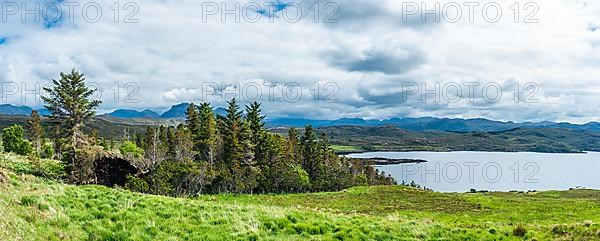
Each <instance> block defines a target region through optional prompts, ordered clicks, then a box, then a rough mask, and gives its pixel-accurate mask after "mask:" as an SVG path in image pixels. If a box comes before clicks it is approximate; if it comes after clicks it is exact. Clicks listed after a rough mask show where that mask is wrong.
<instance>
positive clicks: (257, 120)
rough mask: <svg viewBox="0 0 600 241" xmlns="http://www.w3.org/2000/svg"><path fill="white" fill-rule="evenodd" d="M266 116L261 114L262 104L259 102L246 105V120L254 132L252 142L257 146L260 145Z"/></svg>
mask: <svg viewBox="0 0 600 241" xmlns="http://www.w3.org/2000/svg"><path fill="white" fill-rule="evenodd" d="M264 119H265V116H263V115H261V109H260V104H259V103H258V102H256V101H255V102H253V103H252V104H250V105H249V106H246V121H247V122H248V127H249V129H250V131H251V133H252V137H251V138H252V143H253V144H254V145H255V146H258V145H259V140H260V135H261V133H262V132H263V130H264V126H265V122H264Z"/></svg>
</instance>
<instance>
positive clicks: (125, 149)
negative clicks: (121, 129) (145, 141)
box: [119, 141, 144, 158]
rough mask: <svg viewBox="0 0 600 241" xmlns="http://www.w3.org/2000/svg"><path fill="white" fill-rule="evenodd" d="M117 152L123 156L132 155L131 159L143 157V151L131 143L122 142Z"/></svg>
mask: <svg viewBox="0 0 600 241" xmlns="http://www.w3.org/2000/svg"><path fill="white" fill-rule="evenodd" d="M119 151H120V152H121V154H123V155H126V156H127V155H132V156H133V157H136V158H138V157H141V156H142V155H144V150H142V148H139V147H138V146H137V145H135V143H134V142H132V141H124V142H123V144H122V145H121V147H119Z"/></svg>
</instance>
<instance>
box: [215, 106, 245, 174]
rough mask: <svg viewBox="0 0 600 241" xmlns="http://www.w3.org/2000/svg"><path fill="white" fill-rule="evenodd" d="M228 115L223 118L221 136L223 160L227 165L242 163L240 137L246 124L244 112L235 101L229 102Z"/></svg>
mask: <svg viewBox="0 0 600 241" xmlns="http://www.w3.org/2000/svg"><path fill="white" fill-rule="evenodd" d="M227 104H228V107H227V115H226V116H225V117H223V118H221V131H220V132H221V135H223V152H224V153H223V159H224V162H225V163H226V164H227V165H232V164H233V163H235V162H240V161H241V160H242V158H243V155H244V154H243V150H242V144H241V140H240V138H241V137H240V135H241V133H242V128H244V127H243V125H244V123H243V120H242V112H241V111H240V110H239V109H240V107H239V105H238V104H237V102H236V100H235V99H232V100H231V101H229V102H227Z"/></svg>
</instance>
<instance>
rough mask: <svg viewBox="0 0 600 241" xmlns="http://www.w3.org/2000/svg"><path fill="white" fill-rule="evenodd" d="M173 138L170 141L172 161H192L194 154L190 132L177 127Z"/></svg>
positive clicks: (182, 127) (181, 126) (183, 127)
mask: <svg viewBox="0 0 600 241" xmlns="http://www.w3.org/2000/svg"><path fill="white" fill-rule="evenodd" d="M173 138H174V139H173V140H172V141H171V143H172V144H173V154H174V156H173V159H174V160H176V161H179V162H187V161H193V160H194V156H195V154H196V153H195V152H194V142H193V140H192V133H191V132H190V130H188V129H187V128H185V126H184V125H179V126H177V129H176V130H175V133H174V136H173Z"/></svg>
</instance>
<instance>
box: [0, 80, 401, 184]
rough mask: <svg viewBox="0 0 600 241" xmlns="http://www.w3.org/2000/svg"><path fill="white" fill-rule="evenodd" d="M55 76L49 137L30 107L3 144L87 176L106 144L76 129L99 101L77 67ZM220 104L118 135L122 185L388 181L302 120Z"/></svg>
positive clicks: (73, 175)
mask: <svg viewBox="0 0 600 241" xmlns="http://www.w3.org/2000/svg"><path fill="white" fill-rule="evenodd" d="M60 77H61V78H60V79H59V80H52V82H53V86H51V87H47V88H45V91H46V92H47V93H48V96H45V97H42V99H43V100H44V102H45V107H46V108H47V109H48V110H49V111H50V112H51V115H50V118H51V119H53V120H55V121H57V123H59V124H58V125H57V126H56V128H55V129H54V131H53V133H52V134H51V136H52V142H50V143H45V141H44V140H45V138H44V133H43V132H44V130H43V128H41V124H40V123H41V120H40V119H41V118H40V117H39V114H38V113H37V112H32V116H31V120H30V122H29V124H28V130H29V141H26V140H23V137H22V135H23V129H22V128H21V127H20V126H12V127H9V128H7V129H5V130H4V131H3V139H4V140H3V145H4V149H5V151H12V152H16V153H19V154H22V155H24V154H27V153H34V154H35V155H39V156H43V157H55V158H58V159H60V160H62V161H63V163H64V164H65V166H66V167H67V168H66V170H67V180H68V181H70V182H73V183H76V184H85V183H93V182H94V181H93V180H94V177H93V175H94V174H93V170H91V169H93V168H94V165H95V163H94V161H95V159H96V158H98V156H100V155H101V153H103V152H110V151H112V148H109V147H108V145H109V143H107V142H106V140H105V139H98V138H97V137H96V136H97V134H94V133H91V134H86V133H84V132H83V127H84V126H85V123H87V122H88V121H89V120H90V119H91V118H92V117H93V116H94V115H95V109H96V107H98V105H99V104H100V101H97V100H91V99H90V96H92V94H93V93H94V90H93V89H90V88H89V87H87V86H86V85H85V77H84V75H83V74H81V73H79V72H77V71H75V70H73V71H71V73H61V74H60ZM227 104H228V107H227V112H226V114H225V115H223V116H220V115H216V114H215V113H214V111H213V107H212V106H211V105H210V103H201V104H199V105H195V104H190V105H189V106H188V109H187V112H186V120H185V123H183V124H180V125H178V126H176V127H175V126H159V127H148V128H147V130H146V132H145V133H144V134H143V135H138V136H137V138H134V140H129V138H126V139H124V140H122V142H121V143H120V146H119V152H120V154H121V155H124V156H125V157H127V158H126V159H128V160H130V161H131V162H132V164H133V165H134V166H136V167H137V168H138V169H139V172H138V173H136V174H132V175H129V176H128V177H127V181H126V183H125V185H124V186H125V187H126V188H128V189H130V190H133V191H138V192H144V193H152V194H159V195H171V196H188V195H199V194H205V193H250V194H252V193H290V192H309V191H310V192H316V191H336V190H341V189H345V188H348V187H351V186H357V185H393V184H396V183H395V180H394V179H393V178H391V176H386V175H385V173H383V172H381V173H380V172H379V171H378V170H377V169H375V168H374V167H373V165H371V164H370V163H364V162H363V161H360V160H354V159H349V158H344V157H339V156H337V155H336V154H335V153H334V151H333V150H332V149H331V147H330V144H329V142H328V138H327V136H325V135H324V134H321V135H319V134H318V133H317V131H316V130H315V129H314V128H313V127H312V126H310V125H309V126H306V127H305V128H304V129H303V130H298V129H295V128H290V129H289V131H288V133H287V135H285V136H283V135H279V134H275V133H271V132H269V131H268V130H267V129H266V128H265V122H264V120H265V116H264V115H263V114H262V110H261V104H260V103H258V102H254V103H251V104H249V105H246V106H245V107H244V109H243V110H242V108H241V107H240V105H239V104H238V102H237V101H236V100H235V99H232V100H230V101H228V102H227ZM7 138H8V139H7ZM11 138H12V139H11ZM9 139H10V140H11V141H7V140H9ZM110 145H111V146H112V145H113V142H112V140H111V143H110Z"/></svg>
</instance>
